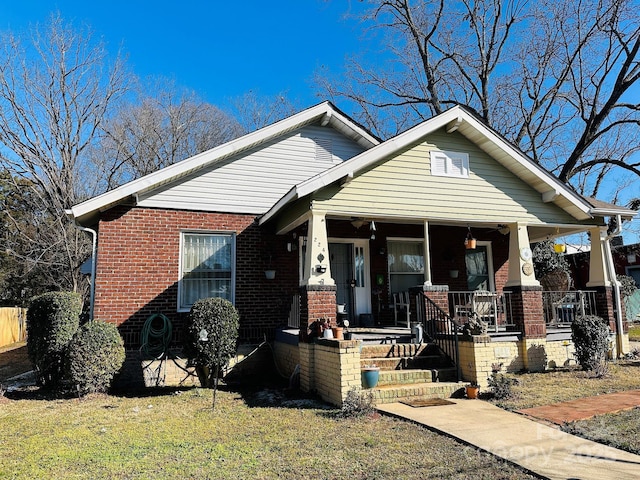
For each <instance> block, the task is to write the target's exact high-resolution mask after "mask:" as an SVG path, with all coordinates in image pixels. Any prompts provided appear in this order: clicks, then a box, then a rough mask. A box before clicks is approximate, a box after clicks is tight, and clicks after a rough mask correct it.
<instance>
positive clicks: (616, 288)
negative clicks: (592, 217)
mask: <svg viewBox="0 0 640 480" xmlns="http://www.w3.org/2000/svg"><path fill="white" fill-rule="evenodd" d="M621 231H622V218H621V217H620V215H616V229H615V230H614V231H613V232H611V233H610V234H609V235H607V236H606V237H605V239H604V248H605V256H606V257H605V258H606V263H607V273H608V275H609V279H610V280H611V286H612V287H613V296H614V300H615V303H616V305H617V308H616V351H617V353H618V358H620V357H621V356H622V353H623V352H622V338H623V337H622V336H623V333H624V332H623V327H622V298H621V296H620V282H618V278H617V277H616V269H615V267H614V264H613V255H612V253H611V243H610V241H611V239H612V238H613V237H616V236H618V235H620V232H621Z"/></svg>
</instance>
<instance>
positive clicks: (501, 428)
mask: <svg viewBox="0 0 640 480" xmlns="http://www.w3.org/2000/svg"><path fill="white" fill-rule="evenodd" d="M449 400H450V401H452V402H454V404H452V405H440V406H434V407H418V408H415V407H410V406H408V405H405V404H402V403H390V404H384V405H379V406H378V407H377V408H378V410H379V411H380V412H383V413H387V414H390V415H394V416H398V417H401V418H405V419H408V420H412V421H414V422H416V423H419V424H422V425H425V426H426V427H428V428H430V429H433V430H437V431H439V432H442V433H445V434H447V435H449V436H452V437H455V438H458V439H460V440H462V441H463V442H465V443H468V444H470V445H474V446H476V447H478V448H480V449H482V450H485V451H487V452H490V453H492V454H494V455H496V456H498V457H500V458H504V459H505V460H508V461H510V462H512V463H516V464H518V465H521V466H522V467H524V468H526V469H527V470H529V471H531V472H533V473H535V474H537V475H541V476H543V477H546V478H550V479H564V480H569V479H571V480H578V479H579V480H588V479H594V480H596V479H597V480H603V479H615V480H626V479H638V478H640V456H639V455H634V454H631V453H627V452H624V451H622V450H618V449H615V448H611V447H607V446H605V445H601V444H599V443H595V442H591V441H589V440H585V439H582V438H580V437H576V436H574V435H569V434H567V433H564V432H561V431H560V430H558V429H557V428H553V427H550V426H547V425H544V424H542V423H539V422H536V421H533V420H531V419H529V418H527V417H525V416H523V415H519V414H517V413H512V412H508V411H506V410H503V409H501V408H498V407H496V406H494V405H492V404H490V403H487V402H484V401H481V400H467V399H449Z"/></svg>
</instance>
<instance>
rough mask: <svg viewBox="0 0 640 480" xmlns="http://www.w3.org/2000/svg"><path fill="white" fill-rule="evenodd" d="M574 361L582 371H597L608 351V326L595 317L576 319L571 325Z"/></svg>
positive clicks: (585, 316)
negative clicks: (574, 350)
mask: <svg viewBox="0 0 640 480" xmlns="http://www.w3.org/2000/svg"><path fill="white" fill-rule="evenodd" d="M571 339H572V340H573V344H574V345H575V349H576V353H575V355H576V360H577V362H578V364H580V366H581V367H582V369H583V370H590V371H598V370H599V369H600V368H601V365H602V364H603V363H604V362H606V359H607V352H608V350H609V326H608V325H607V324H606V323H605V321H604V320H603V319H602V318H600V317H598V316H596V315H584V316H579V317H577V318H576V319H575V320H574V321H573V323H572V324H571Z"/></svg>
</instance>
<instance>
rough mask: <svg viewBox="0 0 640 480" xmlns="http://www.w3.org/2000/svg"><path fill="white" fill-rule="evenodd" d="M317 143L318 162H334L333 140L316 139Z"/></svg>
mask: <svg viewBox="0 0 640 480" xmlns="http://www.w3.org/2000/svg"><path fill="white" fill-rule="evenodd" d="M314 141H315V142H316V161H318V162H328V163H331V162H333V152H332V144H331V140H330V139H327V138H315V139H314Z"/></svg>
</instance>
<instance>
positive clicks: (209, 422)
mask: <svg viewBox="0 0 640 480" xmlns="http://www.w3.org/2000/svg"><path fill="white" fill-rule="evenodd" d="M275 393H277V392H275ZM8 395H9V396H11V398H12V399H10V400H5V401H4V402H3V404H2V406H1V408H0V457H1V458H3V461H2V462H0V478H5V477H9V478H25V479H26V478H29V479H31V478H67V479H69V478H95V479H98V478H155V479H166V478H216V479H227V478H228V479H276V478H277V479H307V478H308V479H312V478H313V479H329V478H332V479H333V478H336V479H339V478H349V479H365V478H366V479H386V478H403V479H422V478H439V479H468V478H471V477H473V478H479V479H483V478H484V479H527V478H533V477H531V476H529V475H527V474H525V473H523V472H521V471H520V470H519V469H517V468H515V467H513V466H511V465H508V464H504V463H503V462H500V461H498V460H497V459H495V458H494V457H492V456H490V455H487V454H484V453H481V452H477V451H476V450H474V449H472V448H470V447H467V446H465V445H463V444H460V443H458V442H456V441H454V440H452V439H450V438H448V437H443V436H440V435H438V434H436V433H433V432H431V431H428V430H426V429H424V428H421V427H419V426H417V425H414V424H411V423H408V422H404V421H400V420H396V419H393V418H387V417H378V418H371V417H366V418H347V419H342V418H338V415H337V414H338V410H335V409H329V408H327V407H326V406H324V405H323V404H319V403H315V402H310V401H308V400H304V401H299V400H298V401H291V400H289V399H288V398H286V397H284V396H282V395H280V394H274V392H267V393H266V394H265V393H264V392H263V393H262V394H261V395H260V396H257V395H255V394H254V395H248V394H245V395H241V394H239V393H234V392H230V391H220V392H219V393H218V397H217V400H216V409H215V411H212V409H211V392H210V391H206V390H201V389H193V390H187V391H184V392H181V393H173V394H172V393H170V392H162V393H161V394H158V395H156V396H149V397H131V398H126V397H117V396H91V397H89V398H86V399H83V400H78V399H62V400H52V399H47V398H38V394H37V392H27V393H26V394H25V393H21V392H14V393H13V394H8ZM270 404H273V405H275V406H268V405H270Z"/></svg>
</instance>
